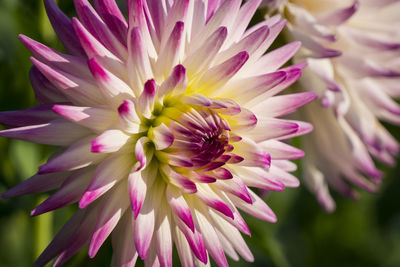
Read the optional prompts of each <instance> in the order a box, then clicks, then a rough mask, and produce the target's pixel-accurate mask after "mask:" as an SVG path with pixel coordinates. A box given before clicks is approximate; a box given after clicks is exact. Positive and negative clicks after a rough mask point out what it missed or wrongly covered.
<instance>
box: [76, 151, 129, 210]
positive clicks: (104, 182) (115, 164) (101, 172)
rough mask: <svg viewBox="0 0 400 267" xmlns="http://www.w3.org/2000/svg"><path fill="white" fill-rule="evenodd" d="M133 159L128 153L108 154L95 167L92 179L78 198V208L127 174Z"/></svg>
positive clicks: (88, 202) (94, 198) (96, 197)
mask: <svg viewBox="0 0 400 267" xmlns="http://www.w3.org/2000/svg"><path fill="white" fill-rule="evenodd" d="M132 164H133V160H132V158H131V156H130V155H129V154H128V155H126V154H124V155H115V156H110V157H108V158H107V159H106V160H104V161H103V162H102V163H101V164H99V166H98V167H97V168H96V172H95V173H94V175H93V179H92V181H91V182H90V184H89V186H88V187H87V189H86V190H85V193H84V194H83V196H82V198H81V199H80V200H79V208H81V209H83V208H85V207H86V206H87V205H89V204H90V203H92V202H93V201H95V200H96V199H98V198H99V197H100V196H102V195H103V194H104V193H106V192H107V191H108V190H110V189H111V188H112V187H113V186H114V185H115V184H117V182H118V181H120V180H121V179H124V178H126V177H127V176H128V173H129V171H130V170H131V168H132Z"/></svg>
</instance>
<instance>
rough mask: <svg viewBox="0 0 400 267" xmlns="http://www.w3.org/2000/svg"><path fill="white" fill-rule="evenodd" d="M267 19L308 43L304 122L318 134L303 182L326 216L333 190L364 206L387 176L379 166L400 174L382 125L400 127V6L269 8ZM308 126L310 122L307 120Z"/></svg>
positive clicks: (283, 4) (361, 2)
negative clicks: (283, 22) (309, 100)
mask: <svg viewBox="0 0 400 267" xmlns="http://www.w3.org/2000/svg"><path fill="white" fill-rule="evenodd" d="M263 4H264V5H265V6H266V9H267V11H266V12H267V13H269V14H271V15H273V14H275V13H280V14H282V16H284V17H285V18H286V19H287V20H288V22H289V23H288V24H287V28H286V34H285V38H286V40H290V41H292V40H299V41H301V42H302V43H303V48H302V49H301V52H300V53H298V54H297V55H296V58H295V60H296V61H304V60H306V61H307V62H308V66H309V67H308V68H307V69H306V70H305V71H304V73H303V77H302V78H301V79H300V82H299V83H298V84H297V86H296V88H297V90H300V91H314V92H316V93H317V94H318V95H319V102H320V104H319V105H318V104H316V103H313V104H312V105H309V106H307V107H306V108H305V109H303V110H302V111H301V112H300V113H298V116H300V117H302V118H308V120H309V121H310V122H312V123H313V125H314V126H315V127H314V129H315V130H314V131H313V133H312V134H310V135H308V136H306V137H305V138H304V150H305V152H306V154H307V157H306V158H305V159H304V164H303V167H304V181H305V183H306V185H307V186H308V188H309V189H310V190H311V191H312V192H313V193H314V194H315V195H316V198H317V199H318V202H319V203H320V204H321V205H322V206H323V207H324V208H325V209H326V210H327V211H332V210H334V209H335V201H334V199H333V198H332V196H331V194H330V189H333V190H335V191H337V192H339V193H341V194H343V195H346V196H348V197H350V198H354V199H358V198H359V193H358V191H359V190H356V188H360V189H363V190H366V191H369V192H377V190H378V189H377V188H378V187H379V185H380V184H381V182H382V177H384V176H385V174H384V173H382V172H380V171H378V168H377V167H376V165H375V163H374V161H373V158H374V159H375V160H377V161H379V162H380V163H383V164H386V165H389V166H394V165H395V164H396V162H395V157H396V155H397V154H398V151H399V144H398V142H397V141H396V139H395V138H393V137H392V136H391V134H390V133H389V132H388V131H387V130H386V128H385V127H384V126H383V125H382V123H381V121H385V122H388V123H391V124H394V125H399V124H400V106H399V105H398V104H397V103H396V102H395V101H394V100H393V99H392V98H397V97H399V96H400V87H399V85H398V84H399V81H400V64H399V62H400V60H399V59H400V30H399V29H400V19H399V16H398V14H399V12H400V2H399V1H392V0H388V1H374V0H346V1H313V0H293V1H286V0H274V1H268V0H267V1H264V2H263ZM306 120H307V119H306Z"/></svg>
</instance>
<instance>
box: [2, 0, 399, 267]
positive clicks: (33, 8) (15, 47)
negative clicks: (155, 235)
mask: <svg viewBox="0 0 400 267" xmlns="http://www.w3.org/2000/svg"><path fill="white" fill-rule="evenodd" d="M59 2H60V3H59V4H60V6H61V8H62V9H63V10H64V11H66V13H68V15H70V16H73V15H74V11H73V4H72V2H73V1H72V0H60V1H59ZM19 33H23V34H25V35H28V36H30V37H32V38H33V39H35V40H38V41H40V42H42V43H45V44H47V45H49V46H51V47H53V48H56V49H60V50H62V47H61V44H60V43H59V41H57V39H56V37H55V35H54V33H53V31H52V29H51V27H50V25H49V22H48V20H47V18H46V16H45V13H44V8H43V5H42V2H41V1H40V0H0V102H1V104H0V111H6V110H17V109H25V108H28V107H30V106H32V105H34V104H35V103H36V102H35V99H34V95H33V92H32V88H31V86H30V84H29V79H28V72H29V69H30V66H31V63H30V61H29V57H30V54H29V52H28V51H27V50H26V49H25V48H24V47H23V46H22V45H21V44H20V43H19V41H18V38H17V37H18V34H19ZM388 128H389V130H390V131H391V132H392V133H393V134H394V135H395V136H396V138H397V139H398V140H400V129H399V128H396V127H391V126H389V125H388ZM0 150H1V152H2V153H0V193H2V192H4V191H6V189H8V188H11V187H12V186H14V185H16V184H18V183H19V182H20V181H22V180H24V179H26V178H28V177H30V176H31V175H33V174H34V173H35V172H36V170H37V166H39V165H40V164H42V163H44V161H45V160H46V158H47V157H48V155H49V154H50V152H51V151H53V150H54V148H51V147H45V146H39V145H36V144H31V143H26V142H22V141H17V140H7V139H5V138H0ZM383 168H384V167H383ZM384 170H385V172H386V174H387V175H386V179H385V180H384V183H383V186H382V188H381V190H380V192H379V194H376V195H372V194H366V193H362V198H361V200H360V201H353V200H349V199H345V198H343V197H341V196H338V195H335V198H336V200H337V207H338V208H337V210H336V211H335V212H334V213H333V214H327V213H325V212H324V211H323V210H322V209H321V208H320V207H319V206H318V205H317V203H316V201H315V200H314V198H313V196H311V194H310V193H308V192H307V191H306V189H305V188H304V187H300V188H299V189H288V190H285V191H284V192H280V193H273V194H271V195H270V196H269V198H268V200H267V203H268V204H269V205H270V206H271V207H272V208H273V210H274V211H275V212H276V213H277V215H278V218H279V221H278V223H276V224H270V223H265V222H262V221H259V220H256V219H254V218H251V217H249V216H246V221H247V223H248V225H249V227H250V229H251V232H252V237H250V238H247V237H246V241H247V242H248V244H249V246H250V248H251V250H252V251H253V253H254V256H255V262H254V263H246V262H244V261H242V260H241V261H240V262H232V261H230V264H231V265H232V266H282V267H283V266H332V267H333V266H335V267H336V266H349V267H357V266H360V267H361V266H363V267H365V266H367V267H368V266H371V267H372V266H385V267H396V266H400V205H399V204H400V179H399V178H400V177H397V176H399V175H398V174H399V173H400V164H398V166H397V167H396V168H392V169H389V168H384ZM396 178H397V179H396ZM45 197H46V195H35V196H23V197H18V198H14V199H10V200H4V199H0V267H5V266H7V267H24V266H31V265H32V263H33V262H34V259H35V258H36V257H37V256H38V255H39V254H40V252H41V251H42V250H43V249H44V248H45V247H46V245H47V244H48V243H49V242H50V240H51V239H52V237H53V236H54V235H55V233H57V231H58V230H59V229H60V228H61V226H62V225H63V223H64V222H65V221H66V220H67V218H69V216H71V214H72V213H73V212H74V210H75V209H76V207H75V206H73V207H67V208H64V209H61V210H59V211H56V212H53V213H49V214H44V215H41V216H39V217H35V218H31V217H30V216H29V213H30V210H32V209H33V208H34V207H35V206H36V205H37V204H39V203H40V202H41V201H43V199H44V198H45ZM111 254H112V250H111V245H110V242H107V243H106V244H105V245H104V246H103V247H102V248H101V250H100V252H99V253H98V256H97V257H96V258H95V259H92V260H91V259H89V258H88V256H87V249H85V250H82V251H81V252H80V253H79V254H77V255H76V256H75V257H74V258H72V260H70V261H69V262H68V263H67V264H66V266H109V264H110V261H111ZM174 260H175V263H176V266H179V262H178V259H177V256H176V254H175V256H174ZM138 265H139V266H140V265H142V264H141V263H139V264H138Z"/></svg>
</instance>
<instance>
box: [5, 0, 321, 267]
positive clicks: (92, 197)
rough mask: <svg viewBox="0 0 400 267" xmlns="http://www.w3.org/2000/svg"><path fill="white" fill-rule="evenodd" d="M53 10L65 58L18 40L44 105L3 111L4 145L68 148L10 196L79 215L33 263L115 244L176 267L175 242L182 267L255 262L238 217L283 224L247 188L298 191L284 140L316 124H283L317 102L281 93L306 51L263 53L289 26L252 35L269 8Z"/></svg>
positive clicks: (106, 0) (272, 22)
mask: <svg viewBox="0 0 400 267" xmlns="http://www.w3.org/2000/svg"><path fill="white" fill-rule="evenodd" d="M44 3H45V7H46V11H47V14H48V16H49V19H50V21H51V23H52V25H53V27H54V30H55V32H56V33H57V35H58V37H59V38H60V40H61V42H62V43H63V45H64V47H65V49H66V51H67V52H68V54H63V53H60V52H57V51H55V50H53V49H51V48H49V47H47V46H45V45H43V44H40V43H38V42H36V41H34V40H32V39H30V38H28V37H26V36H24V35H21V36H20V39H21V41H22V43H23V44H24V45H25V46H26V47H27V48H28V49H29V50H30V51H31V52H32V54H33V56H34V57H32V63H33V65H34V67H33V68H32V70H31V73H30V79H31V82H32V86H33V88H34V90H35V94H36V97H37V100H38V101H39V102H40V105H39V106H36V107H33V108H30V109H28V110H25V111H11V112H3V113H1V115H0V119H1V122H2V123H3V124H4V125H7V126H9V127H11V128H10V129H7V130H3V131H0V136H2V137H8V138H17V139H22V140H27V141H31V142H37V143H41V144H47V145H54V146H60V147H61V148H60V150H58V151H57V152H56V153H55V154H54V155H53V156H52V157H51V158H50V159H49V160H48V162H47V163H45V164H44V165H42V166H40V167H39V171H38V173H37V174H36V175H34V176H33V177H31V178H30V179H28V180H26V181H24V182H22V183H21V184H20V185H18V186H16V187H14V188H12V189H10V190H9V191H7V192H6V193H4V194H3V197H6V198H9V197H14V196H18V195H22V194H29V193H38V192H43V191H49V190H54V189H56V191H55V193H54V194H52V195H51V196H50V197H49V198H48V199H47V200H45V201H44V202H43V203H41V204H40V205H39V206H38V207H36V208H35V209H34V210H32V213H31V215H32V216H36V215H39V214H42V213H45V212H48V211H51V210H54V209H58V208H61V207H64V206H66V205H69V204H72V203H75V202H78V203H79V208H80V209H79V210H78V211H77V213H76V214H75V215H74V216H73V217H72V218H70V219H69V221H68V222H67V223H66V224H65V226H64V227H63V228H62V229H61V230H60V232H59V233H58V234H57V235H56V237H55V238H54V240H53V241H52V242H51V243H50V245H49V246H48V247H47V248H46V249H45V251H44V252H43V253H42V254H41V255H40V257H39V258H38V259H37V261H36V263H35V265H36V266H42V265H44V264H46V263H47V262H49V261H50V260H51V259H53V258H54V257H57V258H56V260H55V262H54V265H55V266H59V265H61V264H62V263H64V262H65V261H66V260H68V259H69V258H70V257H71V256H73V255H74V254H75V253H76V252H77V251H79V250H80V249H81V248H82V247H83V246H85V245H86V244H89V251H88V253H89V256H90V257H94V256H95V255H96V253H97V252H98V250H99V248H100V247H101V246H102V244H103V243H104V242H105V240H106V239H107V238H108V236H109V235H111V234H112V246H113V250H114V254H113V259H112V264H113V265H115V266H134V265H135V263H136V261H137V258H138V257H140V258H141V259H143V260H144V262H145V265H146V266H153V265H161V266H171V265H172V251H173V244H175V247H176V249H177V251H178V254H179V257H180V260H181V262H182V265H183V266H194V265H202V264H210V261H209V256H211V257H212V258H213V259H214V261H215V262H216V263H217V264H218V265H219V266H226V265H227V260H226V257H225V254H227V255H228V256H229V257H231V258H232V259H234V260H238V254H239V255H240V256H242V257H243V258H244V259H245V260H247V261H253V256H252V254H251V252H250V250H249V249H248V247H247V246H246V244H245V242H244V240H243V238H242V236H241V234H240V232H242V233H244V234H247V235H249V234H250V232H249V228H248V227H247V225H246V223H245V221H244V220H243V218H242V217H241V215H240V213H239V212H238V209H240V210H242V211H244V212H246V213H249V214H250V215H252V216H254V217H257V218H259V219H262V220H265V221H269V222H275V221H276V220H277V219H276V216H275V214H274V213H273V212H272V210H271V209H270V208H269V207H268V206H267V204H265V202H264V201H263V200H262V199H261V198H260V197H259V196H257V195H256V194H255V193H254V191H253V190H251V189H250V187H255V188H260V189H263V190H272V191H280V190H283V189H284V188H285V187H295V186H298V180H297V179H296V178H295V177H294V176H292V175H291V174H290V173H289V172H291V171H293V170H295V168H296V167H295V165H294V164H293V163H291V162H290V161H289V160H291V159H296V158H300V157H302V156H303V152H302V151H301V150H299V149H296V148H294V147H292V146H290V145H288V144H286V143H284V142H283V141H282V140H284V139H287V138H291V137H293V136H297V135H301V134H304V133H307V132H309V131H310V130H311V126H310V125H309V124H307V123H304V122H301V121H293V120H285V119H281V118H279V117H281V116H284V115H286V114H288V113H291V112H293V111H294V110H296V108H298V107H300V106H302V105H304V104H305V103H307V102H310V101H311V100H313V99H314V98H315V96H316V95H315V94H314V93H312V92H306V93H298V94H286V95H282V96H274V95H275V94H277V93H279V92H281V91H282V90H284V89H285V88H286V87H288V86H289V85H291V84H292V83H294V82H295V81H296V80H297V79H298V78H299V77H300V75H301V70H302V68H303V67H304V64H302V63H300V64H296V65H293V66H289V67H284V68H281V66H282V65H283V64H285V62H286V61H287V60H288V59H290V58H291V57H292V55H293V54H294V53H295V52H296V51H297V49H298V48H299V43H298V42H294V43H290V44H287V45H286V46H284V47H282V48H279V49H277V50H274V51H272V52H270V53H268V54H265V55H264V52H265V51H266V50H267V49H268V48H269V46H270V45H271V44H272V42H273V41H274V39H275V38H276V37H277V35H278V34H279V33H280V31H281V30H282V28H283V27H284V25H285V21H284V20H283V19H281V18H280V17H279V16H275V17H273V18H271V19H268V20H266V21H264V22H261V23H260V24H257V25H255V26H253V27H251V28H249V29H246V28H247V26H248V23H249V21H250V19H251V18H252V16H253V14H254V12H255V11H256V9H257V8H258V6H259V4H260V1H259V0H251V1H247V2H246V3H244V4H243V5H241V1H239V0H232V1H231V0H229V1H223V2H221V3H219V2H218V1H200V0H198V1H188V0H176V1H153V0H148V1H141V0H131V1H128V19H127V20H126V19H125V17H124V16H123V15H122V13H121V11H120V10H119V9H118V6H117V5H116V3H115V2H114V1H113V0H95V1H94V7H92V6H91V5H90V4H89V2H88V1H87V0H75V1H74V3H75V7H76V11H77V14H78V17H79V19H77V18H73V19H72V20H71V19H69V18H68V17H67V16H66V15H65V14H63V13H62V12H61V11H60V9H58V7H57V6H56V5H55V3H54V2H53V1H52V0H45V1H44Z"/></svg>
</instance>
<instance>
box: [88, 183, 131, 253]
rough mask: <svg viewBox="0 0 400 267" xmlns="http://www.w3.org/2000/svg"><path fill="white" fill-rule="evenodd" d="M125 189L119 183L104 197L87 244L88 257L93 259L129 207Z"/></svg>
mask: <svg viewBox="0 0 400 267" xmlns="http://www.w3.org/2000/svg"><path fill="white" fill-rule="evenodd" d="M126 195H127V188H126V184H125V183H120V184H119V185H118V186H116V187H115V188H114V189H113V190H112V191H110V192H109V193H108V194H107V195H105V196H104V198H103V201H102V203H101V204H100V210H101V212H99V216H98V218H97V221H96V226H95V229H94V233H93V236H92V239H91V241H90V244H89V251H88V252H89V257H90V258H94V256H96V254H97V252H98V251H99V249H100V247H101V245H102V244H103V243H104V241H105V240H106V239H107V237H108V236H109V235H110V234H111V232H112V231H113V229H114V228H115V226H116V225H117V224H118V221H119V220H120V218H121V217H122V215H123V214H124V212H125V210H126V209H127V208H128V206H129V201H128V198H127V197H126Z"/></svg>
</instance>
